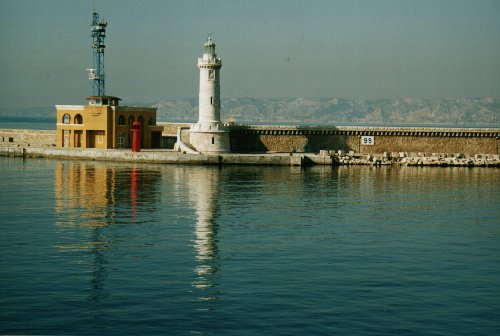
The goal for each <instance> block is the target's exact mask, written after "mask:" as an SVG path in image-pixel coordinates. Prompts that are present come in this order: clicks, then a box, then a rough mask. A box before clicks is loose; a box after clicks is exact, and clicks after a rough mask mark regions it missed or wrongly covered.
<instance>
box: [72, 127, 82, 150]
mask: <svg viewBox="0 0 500 336" xmlns="http://www.w3.org/2000/svg"><path fill="white" fill-rule="evenodd" d="M74 144H75V147H82V131H75V141H74Z"/></svg>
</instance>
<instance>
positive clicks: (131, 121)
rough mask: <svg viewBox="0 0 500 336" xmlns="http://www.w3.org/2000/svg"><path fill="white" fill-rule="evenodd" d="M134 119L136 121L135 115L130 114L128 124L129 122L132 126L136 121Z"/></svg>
mask: <svg viewBox="0 0 500 336" xmlns="http://www.w3.org/2000/svg"><path fill="white" fill-rule="evenodd" d="M134 121H135V119H134V116H130V117H128V124H129V125H130V126H132V124H133V123H134Z"/></svg>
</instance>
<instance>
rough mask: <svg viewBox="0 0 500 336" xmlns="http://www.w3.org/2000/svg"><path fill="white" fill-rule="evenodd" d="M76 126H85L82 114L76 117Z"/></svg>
mask: <svg viewBox="0 0 500 336" xmlns="http://www.w3.org/2000/svg"><path fill="white" fill-rule="evenodd" d="M75 124H79V125H80V124H83V118H82V115H81V114H77V115H76V116H75Z"/></svg>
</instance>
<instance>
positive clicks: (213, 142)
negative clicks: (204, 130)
mask: <svg viewBox="0 0 500 336" xmlns="http://www.w3.org/2000/svg"><path fill="white" fill-rule="evenodd" d="M213 144H215V139H214V137H212V145H213Z"/></svg>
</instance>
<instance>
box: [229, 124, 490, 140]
mask: <svg viewBox="0 0 500 336" xmlns="http://www.w3.org/2000/svg"><path fill="white" fill-rule="evenodd" d="M230 131H231V132H232V133H239V134H249V135H250V134H253V135H348V136H353V135H354V136H416V137H486V138H498V137H500V128H443V127H376V126H331V127H323V126H283V125H279V126H267V125H262V126H261V125H231V126H230Z"/></svg>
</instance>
